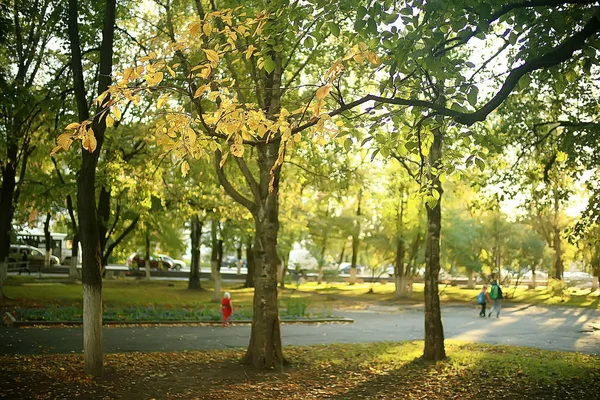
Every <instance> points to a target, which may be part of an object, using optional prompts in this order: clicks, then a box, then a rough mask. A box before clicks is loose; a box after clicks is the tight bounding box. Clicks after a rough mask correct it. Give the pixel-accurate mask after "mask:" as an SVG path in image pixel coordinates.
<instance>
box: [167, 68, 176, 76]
mask: <svg viewBox="0 0 600 400" xmlns="http://www.w3.org/2000/svg"><path fill="white" fill-rule="evenodd" d="M167 71H169V74H170V75H171V76H172V77H173V78H175V71H173V69H172V68H171V67H169V66H168V65H167Z"/></svg>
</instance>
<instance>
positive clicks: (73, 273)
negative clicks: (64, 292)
mask: <svg viewBox="0 0 600 400" xmlns="http://www.w3.org/2000/svg"><path fill="white" fill-rule="evenodd" d="M78 264H79V235H78V234H77V233H76V234H74V235H73V247H72V248H71V260H70V264H69V278H71V279H77V278H79V272H78V271H77V265H78Z"/></svg>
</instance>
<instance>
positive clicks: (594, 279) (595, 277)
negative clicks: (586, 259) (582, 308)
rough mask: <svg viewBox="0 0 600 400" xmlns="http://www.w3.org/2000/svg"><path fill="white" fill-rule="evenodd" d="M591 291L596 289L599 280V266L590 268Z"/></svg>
mask: <svg viewBox="0 0 600 400" xmlns="http://www.w3.org/2000/svg"><path fill="white" fill-rule="evenodd" d="M592 275H593V277H592V292H595V291H596V290H598V281H599V280H600V268H594V269H593V270H592Z"/></svg>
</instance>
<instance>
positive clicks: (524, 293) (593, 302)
mask: <svg viewBox="0 0 600 400" xmlns="http://www.w3.org/2000/svg"><path fill="white" fill-rule="evenodd" d="M65 282H67V281H66V280H62V281H57V279H56V278H54V279H48V278H45V279H44V278H43V279H36V278H34V277H30V276H10V277H9V278H8V279H7V281H6V282H5V286H4V292H5V294H6V295H7V296H8V297H9V298H11V299H12V300H9V301H5V302H4V303H3V304H2V305H1V307H3V308H19V307H20V308H27V307H29V308H37V307H48V306H72V305H79V306H80V305H81V302H82V300H81V299H82V287H81V285H80V284H68V283H65ZM202 284H203V286H204V288H206V290H204V291H190V290H188V289H187V282H182V281H145V280H134V279H116V280H106V281H105V282H104V283H103V301H104V306H105V307H108V308H119V307H129V306H136V307H149V306H151V307H157V308H165V309H171V308H189V309H192V310H193V309H201V308H204V309H206V310H212V311H215V312H217V311H218V310H219V308H220V303H218V302H213V301H212V285H211V283H210V282H203V283H202ZM371 288H372V289H373V293H369V289H371ZM479 290H480V289H466V288H460V287H456V286H446V285H440V300H441V301H442V302H443V303H465V304H472V305H474V304H475V298H476V296H477V293H479ZM223 291H229V292H231V297H232V302H233V305H234V307H235V308H236V309H237V310H238V311H240V312H242V313H246V312H249V311H251V309H252V295H253V289H244V288H241V285H240V284H236V285H235V286H231V285H227V284H226V285H224V287H223ZM504 292H505V295H507V296H508V297H509V298H508V299H506V300H505V303H507V304H510V303H526V304H537V305H562V306H573V307H586V308H590V309H598V308H599V304H600V297H599V292H594V293H590V290H589V289H581V290H579V289H568V290H567V294H566V296H564V297H559V296H551V295H550V294H549V293H548V291H547V290H546V288H545V287H539V288H537V289H535V290H529V289H527V288H526V287H518V288H517V289H516V290H514V288H513V287H507V288H505V289H504ZM279 298H280V300H281V305H282V307H286V306H287V305H288V303H289V302H290V301H292V302H293V301H296V302H301V303H302V304H300V306H308V307H309V311H310V312H314V313H321V314H323V313H325V314H326V313H328V312H330V311H331V310H332V309H364V308H367V307H369V306H371V305H374V304H377V305H385V306H395V305H400V304H406V303H409V304H417V303H422V301H423V285H422V284H415V285H414V291H413V294H412V296H411V297H410V298H409V299H403V300H401V301H399V300H396V299H394V284H393V283H387V284H380V283H376V284H369V283H360V284H356V285H352V286H351V285H348V284H346V283H328V284H321V285H317V284H316V283H312V282H310V283H305V284H302V285H300V286H297V285H289V286H288V288H287V289H285V290H280V293H279ZM290 299H292V300H290ZM296 306H298V304H296Z"/></svg>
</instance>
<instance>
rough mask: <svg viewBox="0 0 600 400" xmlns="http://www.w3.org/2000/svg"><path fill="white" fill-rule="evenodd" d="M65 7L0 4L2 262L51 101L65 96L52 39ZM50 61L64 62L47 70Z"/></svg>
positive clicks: (40, 2)
mask: <svg viewBox="0 0 600 400" xmlns="http://www.w3.org/2000/svg"><path fill="white" fill-rule="evenodd" d="M62 12H63V6H62V4H53V2H51V1H49V0H44V1H35V2H32V1H12V2H10V3H6V4H3V5H2V7H1V9H0V18H1V19H2V29H3V31H4V32H3V33H4V35H2V39H0V42H1V43H0V44H1V45H2V46H0V56H1V57H0V58H1V59H2V61H1V62H0V118H1V122H0V152H1V153H2V156H0V170H1V172H2V185H1V187H0V262H4V260H5V258H6V257H7V256H8V252H9V247H10V233H11V230H12V220H13V215H14V211H15V208H16V207H17V205H18V202H19V197H20V194H21V185H22V183H23V182H24V178H25V174H26V171H27V164H28V160H29V157H30V156H31V154H32V153H33V151H34V150H35V147H36V146H35V144H34V143H35V141H36V136H40V134H41V132H40V131H41V129H40V128H41V127H42V125H43V124H45V123H47V122H48V121H47V119H46V118H47V112H46V110H47V107H48V103H49V101H50V100H51V99H52V97H53V96H59V97H60V90H59V88H57V86H58V85H57V82H58V81H59V80H60V79H61V77H62V74H63V72H64V69H62V68H60V67H61V66H62V63H61V61H60V59H56V57H55V55H54V54H53V52H52V51H50V50H49V47H48V43H49V42H50V41H51V40H52V39H54V38H56V36H57V35H58V30H59V28H60V26H61V25H60V16H61V14H62ZM46 63H48V65H53V63H54V65H58V67H57V69H56V70H53V68H52V67H49V68H48V69H46V70H44V71H43V72H45V73H46V74H43V73H41V71H42V69H44V68H45V67H43V65H42V64H44V65H45V64H46ZM42 75H45V76H42Z"/></svg>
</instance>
